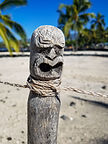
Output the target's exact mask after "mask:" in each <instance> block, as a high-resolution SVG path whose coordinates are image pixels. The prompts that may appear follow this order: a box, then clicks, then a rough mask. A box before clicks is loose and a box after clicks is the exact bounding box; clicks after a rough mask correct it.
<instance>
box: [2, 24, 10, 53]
mask: <svg viewBox="0 0 108 144" xmlns="http://www.w3.org/2000/svg"><path fill="white" fill-rule="evenodd" d="M0 36H1V38H2V39H3V40H4V43H5V45H6V47H7V49H8V51H9V52H10V55H12V49H11V46H10V43H9V40H8V36H7V33H6V29H5V26H4V25H3V24H2V23H0Z"/></svg>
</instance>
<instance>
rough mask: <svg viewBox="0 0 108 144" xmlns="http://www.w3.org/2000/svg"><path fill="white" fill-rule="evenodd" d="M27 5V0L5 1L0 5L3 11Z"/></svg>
mask: <svg viewBox="0 0 108 144" xmlns="http://www.w3.org/2000/svg"><path fill="white" fill-rule="evenodd" d="M26 4H27V0H4V1H3V2H2V3H1V4H0V9H1V10H3V9H7V8H9V7H12V6H21V5H26Z"/></svg>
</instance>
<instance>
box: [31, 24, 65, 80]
mask: <svg viewBox="0 0 108 144" xmlns="http://www.w3.org/2000/svg"><path fill="white" fill-rule="evenodd" d="M64 46H65V40H64V35H63V33H62V31H61V30H59V29H58V28H56V27H53V26H41V27H39V28H38V29H36V30H35V31H34V33H33V35H32V38H31V46H30V49H31V53H30V73H31V76H32V77H33V78H34V79H40V80H50V79H57V78H60V76H61V72H62V67H63V51H64Z"/></svg>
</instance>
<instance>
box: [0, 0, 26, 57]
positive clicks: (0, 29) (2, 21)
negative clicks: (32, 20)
mask: <svg viewBox="0 0 108 144" xmlns="http://www.w3.org/2000/svg"><path fill="white" fill-rule="evenodd" d="M26 3H27V1H26V0H4V1H3V2H2V3H0V37H1V38H2V39H3V41H4V44H5V46H6V48H7V49H8V51H9V52H10V55H12V48H13V49H14V50H15V51H16V52H18V51H19V41H18V40H17V38H16V37H15V35H14V34H13V31H14V32H16V34H18V35H19V36H20V38H21V40H22V43H25V42H26V34H25V32H24V30H23V28H22V27H21V25H20V24H18V23H16V22H15V21H12V20H11V17H10V16H9V15H3V14H2V11H3V10H5V9H7V8H10V7H13V6H22V5H25V4H26Z"/></svg>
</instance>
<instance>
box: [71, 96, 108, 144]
mask: <svg viewBox="0 0 108 144" xmlns="http://www.w3.org/2000/svg"><path fill="white" fill-rule="evenodd" d="M72 98H74V99H77V100H80V101H84V102H88V103H90V104H93V105H96V106H100V107H103V108H108V104H107V103H104V102H101V101H93V100H87V99H84V98H80V97H76V96H72ZM107 144H108V143H107Z"/></svg>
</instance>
